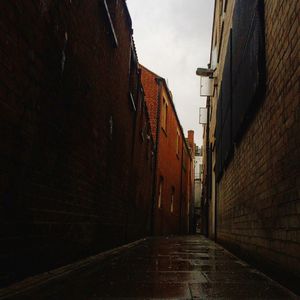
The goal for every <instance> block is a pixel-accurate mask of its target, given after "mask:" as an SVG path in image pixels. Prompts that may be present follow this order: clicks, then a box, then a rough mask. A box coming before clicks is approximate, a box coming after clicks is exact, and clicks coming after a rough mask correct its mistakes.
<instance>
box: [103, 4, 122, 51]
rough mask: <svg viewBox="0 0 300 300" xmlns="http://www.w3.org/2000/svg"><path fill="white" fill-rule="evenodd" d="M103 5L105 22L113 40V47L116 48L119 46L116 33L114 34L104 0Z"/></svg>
mask: <svg viewBox="0 0 300 300" xmlns="http://www.w3.org/2000/svg"><path fill="white" fill-rule="evenodd" d="M103 5H104V9H105V13H106V17H107V20H108V23H109V29H110V34H111V36H112V38H113V42H114V47H116V48H117V47H118V46H119V42H118V38H117V35H116V32H115V28H114V24H113V21H112V17H111V14H110V12H109V8H108V5H107V2H106V0H103Z"/></svg>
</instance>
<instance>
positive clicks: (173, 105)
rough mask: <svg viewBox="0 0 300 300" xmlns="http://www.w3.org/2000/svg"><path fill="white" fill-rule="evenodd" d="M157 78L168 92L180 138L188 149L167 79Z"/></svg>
mask: <svg viewBox="0 0 300 300" xmlns="http://www.w3.org/2000/svg"><path fill="white" fill-rule="evenodd" d="M158 79H159V80H161V81H162V82H163V84H164V86H165V89H166V90H167V93H168V96H169V101H170V103H171V105H172V107H173V110H174V113H175V116H176V119H177V122H178V124H179V128H180V131H181V134H182V137H183V138H182V140H183V141H184V143H185V146H186V147H187V150H189V149H190V147H189V145H188V143H187V141H186V139H185V134H184V130H183V128H182V125H181V122H180V120H179V117H178V114H177V111H176V107H175V104H174V101H173V96H172V95H171V93H170V90H169V87H168V84H167V81H166V79H165V78H163V77H160V78H158ZM188 153H189V156H190V158H192V155H191V153H190V151H188Z"/></svg>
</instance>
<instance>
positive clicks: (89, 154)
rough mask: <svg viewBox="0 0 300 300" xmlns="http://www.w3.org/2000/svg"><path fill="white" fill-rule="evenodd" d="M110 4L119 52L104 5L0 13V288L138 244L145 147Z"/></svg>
mask: <svg viewBox="0 0 300 300" xmlns="http://www.w3.org/2000/svg"><path fill="white" fill-rule="evenodd" d="M108 4H109V7H108V8H109V10H110V12H111V17H112V22H113V24H114V30H115V33H116V36H117V39H118V47H116V45H115V42H114V38H113V35H112V32H111V28H110V23H109V22H108V18H107V13H106V10H105V7H104V5H103V2H102V1H96V0H92V1H58V0H51V1H50V0H49V1H1V3H0V29H1V35H0V65H1V72H0V76H1V77H0V145H1V146H0V201H1V204H0V205H1V206H0V222H1V229H0V241H1V249H0V265H1V274H0V277H1V283H3V284H6V283H9V282H11V281H14V280H17V279H20V278H23V277H25V276H27V275H30V274H33V273H37V272H42V271H45V270H48V269H50V268H54V267H57V266H59V265H63V264H66V263H68V262H70V261H73V260H75V259H78V258H80V257H83V256H86V255H89V254H90V253H95V252H96V251H100V250H103V249H107V248H110V247H113V246H115V245H119V244H122V243H125V242H126V241H128V240H132V239H136V238H138V237H140V236H144V235H146V234H147V233H148V229H149V228H148V227H149V225H148V224H146V223H148V220H149V217H150V216H149V214H150V210H151V209H150V208H151V203H150V200H151V186H150V184H151V178H152V171H151V159H150V160H148V159H147V157H148V155H151V149H152V146H153V142H152V137H151V138H150V139H148V140H147V141H145V142H143V141H141V140H140V139H138V138H137V137H138V135H139V133H140V131H141V130H142V129H143V128H145V126H146V127H147V128H148V129H146V131H148V134H149V133H150V131H149V121H147V118H148V116H147V110H146V109H143V105H141V104H140V102H139V101H142V97H140V98H139V99H137V98H136V97H137V95H141V92H140V91H139V90H138V88H137V86H136V87H134V82H137V81H138V80H137V79H135V80H133V81H132V83H130V85H131V87H130V88H131V89H132V88H134V89H135V91H136V92H135V93H134V95H133V96H134V97H135V99H134V101H135V103H136V104H137V105H136V106H137V107H136V109H133V107H132V103H131V99H130V97H129V79H128V78H129V76H128V74H129V72H134V74H133V75H132V76H133V77H138V76H139V75H138V72H137V66H136V69H134V70H133V69H132V68H129V66H130V63H129V62H130V59H131V55H130V53H131V51H132V47H131V45H132V43H131V34H132V30H131V22H130V17H129V14H128V11H127V8H126V6H125V2H123V1H108ZM136 64H137V62H136ZM150 135H151V133H150ZM137 154H138V155H137ZM133 155H137V156H136V157H137V159H136V161H134V159H133ZM133 184H135V185H136V190H132V185H133ZM142 191H143V194H142ZM137 211H139V213H137ZM146 220H147V221H146ZM134 228H135V230H133V229H134Z"/></svg>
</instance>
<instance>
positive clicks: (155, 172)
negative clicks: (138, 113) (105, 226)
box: [151, 78, 162, 235]
mask: <svg viewBox="0 0 300 300" xmlns="http://www.w3.org/2000/svg"><path fill="white" fill-rule="evenodd" d="M156 81H157V83H158V85H159V87H158V94H157V114H156V141H155V145H154V170H153V178H152V187H153V188H152V207H151V235H154V221H155V200H156V199H155V198H156V186H157V184H156V183H157V165H158V157H157V155H158V146H159V133H160V98H161V91H162V80H161V79H160V78H157V79H156Z"/></svg>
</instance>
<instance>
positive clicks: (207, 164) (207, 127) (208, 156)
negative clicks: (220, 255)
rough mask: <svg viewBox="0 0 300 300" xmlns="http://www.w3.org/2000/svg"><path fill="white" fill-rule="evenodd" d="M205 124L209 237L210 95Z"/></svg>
mask: <svg viewBox="0 0 300 300" xmlns="http://www.w3.org/2000/svg"><path fill="white" fill-rule="evenodd" d="M206 107H207V124H206V177H207V179H206V205H205V214H206V220H207V221H206V222H207V228H206V230H207V232H206V236H207V237H209V198H210V181H211V179H210V173H211V170H210V164H209V162H210V145H209V118H210V97H207V102H206Z"/></svg>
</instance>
